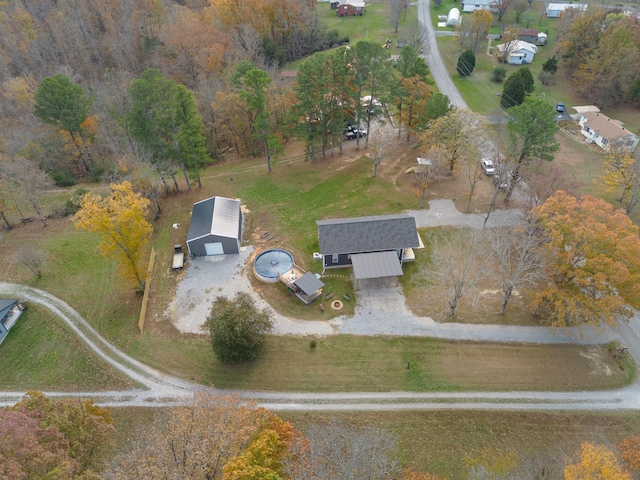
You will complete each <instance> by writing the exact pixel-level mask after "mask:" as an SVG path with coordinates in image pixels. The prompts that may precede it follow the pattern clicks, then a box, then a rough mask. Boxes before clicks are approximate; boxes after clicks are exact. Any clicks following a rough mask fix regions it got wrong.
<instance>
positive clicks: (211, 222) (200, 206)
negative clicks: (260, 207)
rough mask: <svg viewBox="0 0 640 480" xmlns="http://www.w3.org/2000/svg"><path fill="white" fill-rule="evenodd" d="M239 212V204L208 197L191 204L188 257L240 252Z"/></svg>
mask: <svg viewBox="0 0 640 480" xmlns="http://www.w3.org/2000/svg"><path fill="white" fill-rule="evenodd" d="M241 241H242V211H241V209H240V201H239V200H234V199H231V198H226V197H211V198H207V199H206V200H202V201H200V202H197V203H194V204H193V210H192V211H191V223H190V224H189V232H188V233H187V248H188V249H189V255H191V256H192V257H205V256H211V255H226V254H229V253H240V243H241Z"/></svg>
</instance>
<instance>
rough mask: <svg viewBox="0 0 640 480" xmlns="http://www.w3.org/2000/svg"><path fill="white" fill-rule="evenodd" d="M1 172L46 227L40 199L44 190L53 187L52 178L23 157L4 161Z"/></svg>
mask: <svg viewBox="0 0 640 480" xmlns="http://www.w3.org/2000/svg"><path fill="white" fill-rule="evenodd" d="M2 174H3V176H5V177H6V178H7V179H8V181H9V182H10V183H12V184H13V185H14V186H15V187H16V188H17V189H19V192H20V193H22V195H24V198H25V199H26V200H27V201H28V202H29V204H30V205H31V206H32V207H33V208H34V210H35V211H36V213H37V214H38V217H40V221H41V222H42V225H43V226H44V227H46V226H47V216H46V215H45V213H44V211H43V210H42V206H41V205H40V200H41V198H42V196H43V193H44V191H45V190H47V189H49V188H52V187H53V180H51V178H50V177H49V176H48V175H47V174H46V173H44V172H43V171H42V170H40V168H38V166H37V165H36V164H35V163H34V162H31V161H30V160H27V159H25V158H21V159H19V160H17V159H12V160H8V161H6V162H5V163H4V164H3V165H2Z"/></svg>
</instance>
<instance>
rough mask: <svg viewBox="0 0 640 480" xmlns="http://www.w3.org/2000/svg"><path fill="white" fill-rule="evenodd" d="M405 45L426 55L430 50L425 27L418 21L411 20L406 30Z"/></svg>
mask: <svg viewBox="0 0 640 480" xmlns="http://www.w3.org/2000/svg"><path fill="white" fill-rule="evenodd" d="M405 33H406V37H407V45H409V46H410V47H413V49H414V50H415V51H416V52H420V54H421V55H427V54H428V53H429V51H430V50H431V45H430V44H429V35H428V34H427V29H426V28H425V26H424V25H423V24H422V23H420V22H413V23H412V24H411V25H410V26H409V27H408V28H407V29H406V30H405Z"/></svg>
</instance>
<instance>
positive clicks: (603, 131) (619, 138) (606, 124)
mask: <svg viewBox="0 0 640 480" xmlns="http://www.w3.org/2000/svg"><path fill="white" fill-rule="evenodd" d="M578 123H579V125H580V127H581V129H580V133H582V135H584V136H585V137H586V141H587V142H589V143H595V144H596V145H598V146H599V147H601V148H603V149H605V150H609V148H610V147H611V145H613V144H619V145H622V146H624V147H626V148H628V149H629V150H630V151H631V152H633V151H634V150H635V149H636V147H637V146H638V141H639V140H640V139H639V138H638V136H637V135H634V134H633V133H632V132H630V131H629V130H627V129H626V128H624V126H623V123H622V122H621V121H620V120H614V119H612V118H609V117H607V116H606V115H604V114H602V113H599V112H583V113H580V120H579V121H578Z"/></svg>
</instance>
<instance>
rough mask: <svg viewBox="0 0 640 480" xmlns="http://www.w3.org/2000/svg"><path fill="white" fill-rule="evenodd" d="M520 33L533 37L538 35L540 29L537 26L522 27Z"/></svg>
mask: <svg viewBox="0 0 640 480" xmlns="http://www.w3.org/2000/svg"><path fill="white" fill-rule="evenodd" d="M518 35H527V36H531V37H537V36H538V30H536V29H535V28H521V29H520V30H518Z"/></svg>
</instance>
